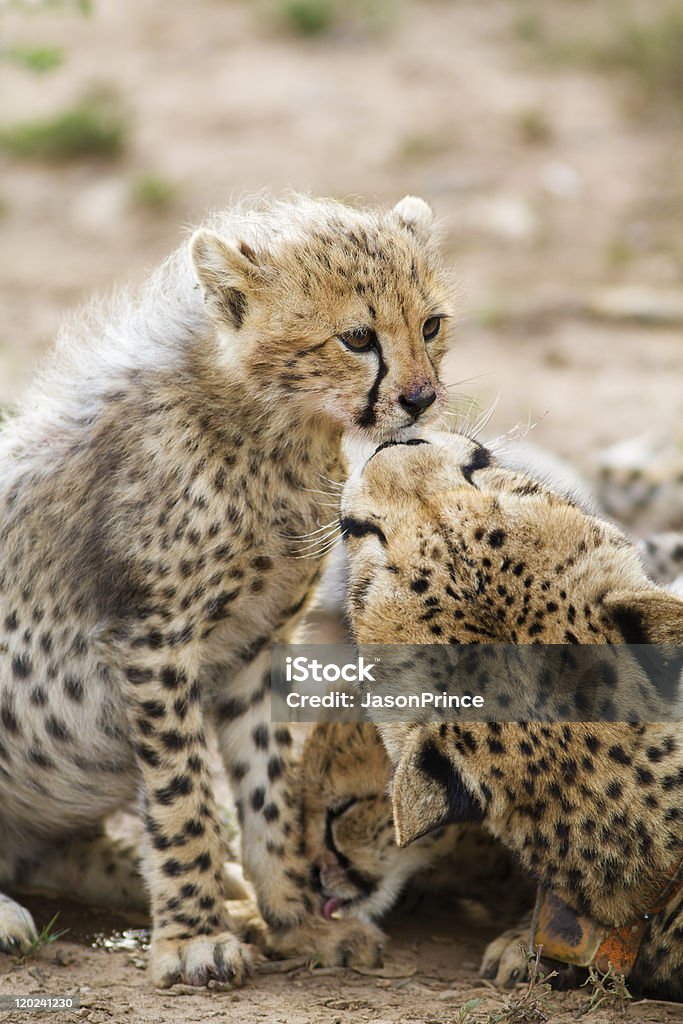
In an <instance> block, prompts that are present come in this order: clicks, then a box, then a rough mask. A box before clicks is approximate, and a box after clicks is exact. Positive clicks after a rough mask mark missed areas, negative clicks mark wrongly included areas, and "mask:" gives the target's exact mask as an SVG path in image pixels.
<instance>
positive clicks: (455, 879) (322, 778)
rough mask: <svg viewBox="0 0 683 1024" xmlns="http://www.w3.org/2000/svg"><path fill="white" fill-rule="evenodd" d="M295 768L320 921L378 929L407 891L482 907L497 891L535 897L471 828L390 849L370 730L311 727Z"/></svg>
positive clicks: (376, 741)
mask: <svg viewBox="0 0 683 1024" xmlns="http://www.w3.org/2000/svg"><path fill="white" fill-rule="evenodd" d="M302 764H303V765H305V772H304V773H303V779H302V785H303V795H304V821H305V833H306V852H307V855H308V858H309V860H310V863H311V865H312V867H313V870H314V872H315V876H316V878H317V880H318V884H319V886H320V890H321V892H322V895H323V897H324V904H323V912H324V914H325V916H326V917H331V916H335V917H338V916H343V917H347V916H353V917H358V918H360V919H361V920H364V921H379V920H380V919H381V918H382V917H383V916H384V915H385V914H386V913H387V912H388V911H389V910H391V908H392V907H393V906H394V905H395V904H396V902H397V901H398V899H399V897H400V896H401V895H402V893H403V892H404V890H405V889H406V887H407V886H408V885H409V883H412V884H413V885H414V886H417V887H419V889H421V890H423V891H424V890H438V889H442V888H448V889H449V890H451V891H453V892H458V893H461V894H462V895H467V896H468V897H478V896H482V897H483V896H486V897H487V898H488V899H490V898H491V896H492V895H493V893H494V892H495V891H496V888H504V889H505V893H506V894H508V893H509V891H510V889H511V888H514V889H515V890H516V891H518V893H519V894H520V895H521V898H522V903H520V906H521V905H522V904H523V901H524V897H526V898H527V901H528V900H529V899H531V898H532V893H531V891H530V889H529V886H528V884H525V880H524V879H522V878H521V877H520V875H519V872H518V870H517V869H516V865H515V864H514V862H513V860H512V858H511V856H510V854H509V853H508V851H507V850H505V849H503V847H502V846H501V845H500V844H499V843H497V842H496V841H495V840H494V839H492V838H491V836H490V835H489V834H488V833H486V832H484V831H483V829H482V828H481V827H480V826H479V825H478V824H463V825H460V824H458V825H449V826H447V827H445V828H441V829H436V830H434V831H433V832H430V833H429V834H428V835H425V836H422V837H421V838H420V839H417V840H416V841H415V842H414V843H412V844H411V845H410V846H409V847H406V848H405V849H401V848H400V847H399V846H397V845H396V840H395V838H394V825H393V820H392V812H391V800H390V799H389V797H388V795H387V792H388V788H389V780H390V775H391V762H390V761H389V757H388V756H387V752H386V750H385V748H384V744H383V743H382V740H381V738H380V734H379V731H378V729H377V728H376V726H374V725H371V724H370V723H369V722H361V723H353V722H334V723H322V722H320V723H317V724H316V725H315V726H313V728H312V730H311V733H310V735H309V737H308V738H307V740H306V743H305V746H304V750H303V756H302ZM508 902H509V901H508Z"/></svg>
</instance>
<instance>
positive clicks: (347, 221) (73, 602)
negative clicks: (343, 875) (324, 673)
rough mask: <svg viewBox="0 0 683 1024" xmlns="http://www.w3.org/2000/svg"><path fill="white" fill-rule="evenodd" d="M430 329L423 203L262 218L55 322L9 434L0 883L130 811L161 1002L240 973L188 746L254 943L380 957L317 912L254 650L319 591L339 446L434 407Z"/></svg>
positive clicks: (17, 940)
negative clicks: (227, 830)
mask: <svg viewBox="0 0 683 1024" xmlns="http://www.w3.org/2000/svg"><path fill="white" fill-rule="evenodd" d="M448 312H449V296H448V289H447V287H446V285H445V282H444V275H443V272H442V270H441V265H440V262H439V258H438V255H437V253H436V250H435V247H434V242H433V239H432V229H431V211H430V210H429V208H428V207H427V205H426V204H425V203H424V202H422V201H421V200H418V199H414V198H407V199H405V200H403V201H402V202H401V203H399V205H398V206H397V207H396V208H395V209H394V210H391V211H380V210H368V209H360V210H356V209H352V208H350V207H348V206H344V205H342V204H338V203H334V202H328V201H318V200H313V199H308V198H305V197H293V198H291V199H289V200H287V201H284V202H276V201H271V200H264V201H259V202H257V203H255V204H252V205H247V206H243V207H237V208H234V209H231V210H228V211H227V212H225V213H223V214H221V215H220V216H217V217H216V218H214V220H213V221H212V222H211V223H210V224H208V225H207V226H205V227H204V228H202V229H200V230H199V231H198V232H196V233H195V234H194V235H193V236H192V238H191V240H190V241H189V242H188V243H186V244H184V245H183V246H181V248H180V249H179V250H178V251H177V252H176V253H175V254H174V255H173V256H171V257H170V259H169V260H168V261H167V262H166V263H165V264H164V265H163V266H162V267H161V268H160V269H159V271H157V273H156V274H155V275H154V276H153V277H152V279H151V281H150V283H149V284H148V285H147V286H146V287H145V288H144V289H143V291H142V292H141V294H140V295H137V296H129V297H124V298H123V299H121V300H118V301H117V302H116V303H114V304H113V306H112V307H111V308H109V307H108V308H106V309H104V310H99V311H98V310H95V311H93V312H92V313H91V314H90V315H89V316H86V318H85V319H83V320H82V321H80V322H78V323H77V324H75V325H71V326H70V327H68V328H67V329H66V331H65V333H64V335H63V337H62V339H61V342H60V344H59V346H58V348H57V351H56V354H55V356H54V357H53V359H52V361H51V362H50V364H49V365H48V366H47V368H46V370H45V372H44V374H43V376H42V378H41V380H40V382H39V384H38V386H37V387H36V389H35V390H34V391H33V392H32V393H31V394H30V395H29V397H28V399H27V400H26V402H25V403H24V406H23V408H22V410H21V411H20V412H19V413H18V415H17V416H15V417H14V418H11V419H9V420H8V421H7V422H5V424H4V425H3V427H2V432H1V433H0V719H1V721H2V732H1V733H0V828H1V830H2V850H1V851H0V880H2V881H5V882H12V881H13V880H14V879H15V877H16V875H17V873H18V871H19V870H20V866H21V864H22V863H24V864H25V863H27V862H30V863H37V864H41V863H44V861H45V859H46V858H49V857H51V856H52V854H51V853H50V850H51V848H52V846H53V844H54V843H55V841H57V840H59V841H62V840H67V839H69V837H71V836H74V835H75V834H77V833H79V832H82V831H85V830H89V829H91V828H92V826H93V825H94V824H96V823H97V822H100V821H102V819H103V818H104V817H105V816H106V815H107V814H109V813H110V812H112V811H114V810H116V809H117V808H119V807H121V806H122V805H124V804H126V803H128V802H129V801H131V800H134V799H135V798H136V796H137V795H138V794H139V795H140V797H141V801H142V807H143V814H144V818H145V825H146V853H145V858H144V866H143V874H144V878H145V882H146V885H147V887H148V890H149V899H150V903H151V910H152V917H153V938H152V953H151V963H152V973H153V977H154V980H155V982H156V983H157V984H158V985H170V984H172V983H174V982H175V981H184V982H187V983H189V984H193V985H202V984H204V983H206V982H207V981H208V980H209V979H210V978H211V977H217V978H219V979H220V980H224V981H227V980H232V981H233V982H234V983H235V984H240V983H241V982H242V981H243V980H244V977H245V974H246V971H247V967H248V962H247V957H246V955H245V953H244V950H243V948H242V947H241V945H240V943H239V942H238V940H237V939H236V937H235V936H234V935H233V934H232V932H231V931H230V922H229V919H228V916H227V913H226V912H225V909H224V903H223V901H224V897H225V896H226V894H227V893H226V888H225V883H224V878H223V869H222V863H223V859H224V849H223V847H224V844H223V836H222V834H221V828H220V825H219V821H218V817H217V814H216V808H215V802H214V795H213V790H212V785H211V781H210V778H209V771H208V765H207V749H206V743H207V730H208V729H209V728H213V729H214V730H215V731H216V733H217V738H218V745H219V749H220V752H221V755H222V759H223V761H224V764H225V768H226V770H227V773H228V775H229V777H230V780H231V782H232V786H233V790H234V795H235V798H236V805H237V810H238V814H239V817H240V821H241V826H242V837H243V858H244V864H245V867H246V870H247V872H248V874H249V875H250V876H251V878H252V880H253V882H254V886H255V888H256V891H257V895H258V900H259V907H260V910H261V913H262V915H263V917H264V918H265V920H266V922H267V924H268V925H269V927H270V929H271V931H272V938H273V942H274V944H275V945H277V940H278V937H280V938H281V939H282V942H283V946H284V947H285V948H287V949H291V948H292V947H294V948H296V949H298V950H299V951H300V952H301V951H305V950H309V951H311V952H317V953H318V954H319V955H321V956H322V958H323V959H327V960H328V961H329V962H333V963H334V962H338V960H339V959H340V958H341V959H345V960H348V959H350V958H354V957H356V958H357V959H361V960H364V961H365V962H373V961H374V959H376V957H377V953H378V938H377V934H376V933H375V931H374V930H373V929H371V928H366V929H365V930H363V929H362V928H360V926H359V925H357V924H356V925H354V926H353V927H352V926H349V927H348V928H345V927H343V926H342V925H339V926H337V927H336V928H335V929H332V928H331V927H330V926H327V925H325V923H324V922H322V919H321V917H320V914H319V908H318V905H317V900H318V894H317V893H316V892H315V891H314V889H313V887H312V885H311V883H310V878H309V870H308V864H307V862H306V860H305V858H304V856H303V843H302V835H301V821H300V793H299V792H298V788H297V783H296V781H295V775H294V773H293V770H292V768H291V755H290V747H291V739H290V734H289V731H288V730H287V729H286V728H284V727H273V726H271V724H270V722H269V713H268V706H269V705H268V695H269V680H270V674H269V654H268V650H269V646H270V644H271V643H272V642H273V641H275V640H285V639H287V638H290V637H292V635H293V633H294V631H295V629H296V626H297V622H298V621H299V620H300V618H301V616H302V614H303V611H304V610H305V608H306V606H307V605H308V604H309V602H310V600H311V597H312V595H313V592H314V588H315V585H316V581H317V579H318V577H319V574H320V572H321V565H322V557H321V555H322V547H323V545H321V544H320V543H319V538H320V533H321V530H322V527H321V524H324V523H327V522H328V521H329V520H335V518H336V514H337V503H338V487H339V485H340V484H341V482H342V481H343V480H344V477H345V466H344V461H343V457H342V452H341V443H342V435H343V433H344V431H345V430H347V429H348V428H353V429H355V430H357V431H360V432H361V433H363V434H364V435H365V436H369V437H373V438H375V439H376V440H382V439H383V438H385V437H386V436H388V435H394V434H398V435H401V432H402V431H404V430H405V429H406V428H408V427H409V426H410V425H411V424H412V423H413V422H414V421H415V420H416V419H417V418H418V416H420V415H421V414H422V412H423V411H425V409H427V408H428V407H429V406H430V405H431V404H432V402H433V401H434V402H435V404H434V408H436V407H437V406H438V400H439V399H440V398H441V397H442V395H443V388H442V385H441V384H440V382H439V376H438V367H439V363H440V359H441V356H442V355H443V352H444V350H445V346H446V337H447V324H446V320H445V318H446V316H447V314H448ZM430 320H431V321H432V322H431V326H430V332H431V329H432V328H433V327H434V320H436V321H437V331H436V333H437V334H438V337H436V336H435V337H434V340H431V341H426V340H425V337H424V336H423V335H424V334H426V333H429V332H427V331H426V330H425V329H424V325H425V323H426V322H428V321H430ZM442 321H443V322H442ZM438 328H441V330H438ZM323 494H324V495H330V496H329V497H326V498H324V497H321V495H323ZM326 503H327V505H326ZM328 506H330V507H328ZM3 907H4V910H3V909H2V908H0V910H1V911H2V912H0V949H22V948H26V946H27V945H28V943H29V942H30V941H31V938H32V934H33V924H32V922H31V920H30V917H29V916H28V915H27V914H26V912H25V911H22V910H21V908H19V907H18V905H17V904H11V906H10V903H9V901H6V900H5V898H4V897H3Z"/></svg>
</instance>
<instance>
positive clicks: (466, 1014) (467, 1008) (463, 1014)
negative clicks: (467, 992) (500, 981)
mask: <svg viewBox="0 0 683 1024" xmlns="http://www.w3.org/2000/svg"><path fill="white" fill-rule="evenodd" d="M480 1004H481V999H468V1000H467V1002H466V1003H463V1005H462V1006H461V1007H459V1009H457V1010H456V1011H455V1017H452V1018H451V1020H452V1024H470V1022H471V1020H472V1018H471V1016H470V1014H471V1013H472V1011H473V1010H476V1009H477V1007H478V1006H479V1005H480Z"/></svg>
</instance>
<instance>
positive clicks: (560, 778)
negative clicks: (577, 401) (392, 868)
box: [342, 435, 683, 999]
mask: <svg viewBox="0 0 683 1024" xmlns="http://www.w3.org/2000/svg"><path fill="white" fill-rule="evenodd" d="M428 439H429V441H430V442H431V443H424V444H411V445H406V444H397V445H393V446H391V447H385V448H383V449H382V450H381V451H379V452H378V453H376V454H375V455H374V456H373V457H372V458H371V459H370V461H369V462H368V463H367V464H366V466H365V467H364V469H363V470H362V472H359V473H358V474H356V475H355V476H354V477H353V478H352V479H351V480H350V481H349V483H348V485H347V488H346V492H345V495H344V498H343V502H342V509H343V515H345V516H347V517H350V518H352V519H353V520H354V521H355V522H356V523H358V524H359V527H362V526H363V524H365V527H375V526H377V527H378V528H379V529H381V533H382V538H381V539H380V538H379V536H378V534H377V532H376V531H375V530H374V529H370V528H365V527H364V528H362V529H361V528H359V529H357V530H356V531H355V533H354V534H349V536H348V537H347V541H346V546H347V551H348V555H349V565H350V597H349V608H350V612H351V616H352V621H353V628H354V633H355V636H356V639H357V640H358V641H360V642H361V643H363V642H372V643H377V642H381V643H392V642H396V641H397V640H400V641H405V642H408V643H411V644H425V643H426V644H434V643H453V644H472V643H494V644H495V643H501V642H502V643H513V644H521V643H532V642H534V640H541V641H545V642H547V643H560V644H575V643H581V644H607V643H612V644H614V643H623V642H631V643H668V644H674V645H678V644H681V642H683V600H681V598H679V597H676V596H675V595H673V594H671V593H669V592H667V591H665V590H663V589H662V588H660V587H658V586H656V585H655V584H653V583H652V582H651V581H650V580H649V578H648V577H647V575H646V573H645V571H644V569H643V565H642V562H641V559H640V556H639V554H638V552H637V550H636V549H635V547H634V546H633V545H632V544H631V543H630V542H629V541H628V540H627V539H626V537H625V536H624V535H623V534H622V533H621V532H620V531H618V530H617V529H616V528H614V527H612V526H610V525H608V524H606V523H604V522H602V521H600V520H599V519H596V518H595V517H593V516H591V515H588V514H586V513H585V512H583V511H582V510H581V508H579V507H577V506H576V504H575V503H574V502H573V501H572V500H571V499H570V498H566V497H563V496H561V495H557V494H553V493H551V492H550V491H549V490H547V489H546V488H545V487H543V486H541V485H540V484H538V483H537V482H536V481H534V480H533V479H531V478H530V477H528V476H526V475H524V474H520V473H519V472H515V471H511V470H507V469H505V467H504V466H502V465H500V464H499V463H498V462H497V460H496V459H495V458H494V457H493V456H492V455H491V453H490V452H488V451H487V450H486V449H484V448H482V447H481V446H480V445H478V444H477V443H476V442H472V441H470V440H469V439H467V438H463V437H452V438H447V437H443V436H438V435H433V436H430V435H425V438H424V440H425V441H427V440H428ZM491 653H492V654H493V653H494V652H491ZM678 671H679V672H680V665H679V668H678ZM617 682H619V681H618V680H617ZM679 687H680V680H679ZM679 692H680V690H679ZM382 733H383V739H384V741H385V744H386V746H387V750H388V752H389V755H390V757H391V759H392V761H393V763H394V765H395V773H394V777H393V788H392V800H393V810H394V820H395V828H396V836H397V840H398V842H399V844H401V845H406V844H409V843H410V842H411V841H412V840H414V839H415V837H417V836H420V835H424V834H426V833H428V832H429V831H430V830H431V829H433V828H435V827H442V826H443V825H444V824H446V823H448V822H451V821H454V820H457V821H462V820H467V819H468V818H470V817H483V820H484V824H485V826H486V827H487V828H488V829H489V830H490V831H491V832H492V833H493V835H494V836H496V837H497V838H498V839H499V840H500V841H501V842H503V843H505V844H506V845H507V846H508V847H509V848H510V849H511V850H513V851H514V853H515V854H516V855H517V856H518V857H519V859H520V861H521V863H522V865H523V866H524V868H525V869H526V870H527V871H528V872H530V873H531V874H532V875H533V876H534V877H535V878H536V879H537V880H538V881H539V882H540V883H541V884H542V885H544V886H546V887H548V888H549V889H551V890H553V891H555V892H556V893H558V894H559V895H560V896H561V897H562V898H563V899H564V900H565V901H566V902H567V903H568V904H570V905H571V906H573V907H574V908H575V909H577V910H579V911H582V912H584V913H587V914H588V915H590V916H592V917H593V918H594V919H595V920H596V921H598V922H601V923H602V924H604V925H605V926H614V925H619V924H622V923H624V922H625V921H628V920H629V919H630V918H631V917H632V916H633V914H634V913H635V912H637V911H638V909H640V908H643V907H644V906H646V905H647V901H648V898H649V896H650V894H651V893H652V892H653V891H656V890H657V889H658V887H659V886H660V884H661V879H662V878H663V877H665V875H666V874H667V872H668V871H669V870H670V869H671V865H672V863H674V862H675V861H676V859H677V858H679V857H680V855H681V853H682V852H683V817H682V814H681V792H682V787H683V736H682V735H681V728H680V726H679V725H677V724H631V725H628V724H620V723H617V722H612V723H584V722H571V723H569V724H548V725H541V724H534V723H519V724H517V723H514V722H507V723H496V722H493V723H471V724H468V725H466V726H464V725H460V724H458V723H457V722H455V723H452V724H449V723H442V724H441V725H438V724H434V725H430V724H426V725H409V724H404V725H391V726H384V727H382ZM489 967H490V963H489ZM493 967H494V969H495V967H496V965H495V964H494V965H493ZM682 979H683V894H681V893H680V892H679V893H678V894H677V895H676V896H674V897H673V898H671V899H670V900H669V903H668V904H667V906H666V907H665V909H664V910H663V911H662V912H661V913H659V914H658V915H657V916H656V917H655V918H654V919H653V920H652V921H651V922H650V924H649V926H648V932H647V935H646V938H645V941H644V943H643V946H642V948H641V952H640V954H639V957H638V961H637V964H636V968H635V971H634V974H633V977H632V979H631V983H632V985H633V987H634V988H637V989H640V990H641V991H645V992H647V993H649V994H650V995H653V996H657V997H660V998H675V999H682V998H683V980H682Z"/></svg>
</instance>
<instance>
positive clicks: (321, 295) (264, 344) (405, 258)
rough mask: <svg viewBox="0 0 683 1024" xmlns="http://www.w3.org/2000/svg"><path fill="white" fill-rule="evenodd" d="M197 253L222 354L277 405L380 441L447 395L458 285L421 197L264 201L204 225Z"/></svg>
mask: <svg viewBox="0 0 683 1024" xmlns="http://www.w3.org/2000/svg"><path fill="white" fill-rule="evenodd" d="M190 254H191V260H192V264H193V268H194V273H195V275H196V278H197V280H198V282H199V285H200V287H201V289H202V290H203V293H204V299H205V307H206V311H207V314H208V316H209V318H210V321H211V323H212V325H213V327H214V328H215V330H216V334H217V338H218V340H219V343H220V347H219V354H218V356H217V359H218V362H219V363H221V364H222V365H223V366H224V367H225V368H226V369H228V370H229V373H230V377H231V379H232V380H235V379H239V380H243V381H244V382H245V387H248V388H249V392H250V393H255V394H256V395H257V398H258V401H259V402H264V403H266V405H267V406H268V408H269V410H270V412H271V414H275V413H276V412H277V410H278V409H282V408H283V407H284V406H286V405H290V406H291V404H292V403H296V406H297V415H298V416H299V415H300V416H301V417H302V418H303V420H305V419H306V418H307V417H310V419H311V425H312V426H313V425H314V424H315V422H316V421H317V424H318V425H319V424H320V419H321V417H325V418H328V419H331V420H332V421H333V422H334V423H335V424H336V425H338V426H341V427H342V428H343V429H348V428H352V429H356V430H358V429H360V430H361V431H363V432H366V433H367V434H369V436H370V437H372V438H374V439H375V440H376V441H377V440H382V439H383V438H386V437H393V436H401V434H402V432H404V431H405V430H406V429H407V428H409V427H411V426H412V425H413V424H414V423H415V422H416V421H417V420H418V419H421V418H424V416H425V414H428V413H432V412H434V411H435V410H436V409H437V408H438V406H439V403H440V402H441V401H442V400H443V398H444V396H445V390H444V387H443V385H442V384H441V382H440V379H439V366H440V363H441V360H442V357H443V355H444V352H445V350H446V347H447V335H448V329H447V328H448V317H449V313H450V310H451V298H450V294H449V287H448V285H447V282H446V278H445V275H444V272H443V270H442V266H441V261H440V258H439V255H438V252H437V249H436V245H435V240H434V231H433V225H432V211H431V210H430V208H429V206H428V205H427V204H426V203H425V202H424V201H423V200H421V199H417V198H415V197H412V196H408V197H406V198H405V199H403V200H402V201H401V202H400V203H398V205H397V206H395V207H394V209H393V210H389V211H379V210H368V209H354V208H352V207H349V206H346V205H344V204H342V203H337V202H332V201H327V200H314V199H309V198H306V197H294V198H293V199H291V200H290V201H286V202H274V201H271V202H265V203H264V204H262V205H261V206H259V207H254V208H251V209H242V210H240V209H238V210H237V211H234V210H233V211H230V212H228V213H227V214H224V215H222V216H221V217H219V218H218V219H217V221H216V223H215V225H214V226H213V228H212V229H202V230H200V231H197V232H196V233H195V234H194V236H193V237H192V240H191V243H190ZM254 383H256V391H255V389H254ZM302 398H303V399H304V401H303V402H302Z"/></svg>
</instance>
